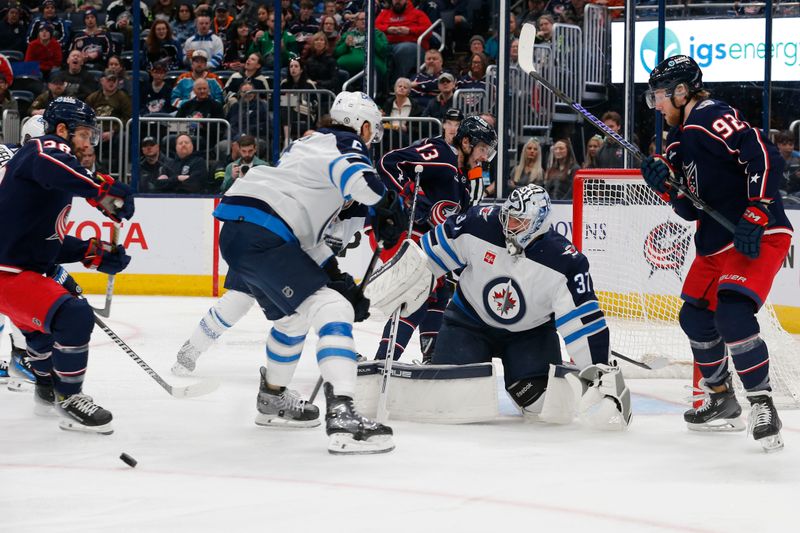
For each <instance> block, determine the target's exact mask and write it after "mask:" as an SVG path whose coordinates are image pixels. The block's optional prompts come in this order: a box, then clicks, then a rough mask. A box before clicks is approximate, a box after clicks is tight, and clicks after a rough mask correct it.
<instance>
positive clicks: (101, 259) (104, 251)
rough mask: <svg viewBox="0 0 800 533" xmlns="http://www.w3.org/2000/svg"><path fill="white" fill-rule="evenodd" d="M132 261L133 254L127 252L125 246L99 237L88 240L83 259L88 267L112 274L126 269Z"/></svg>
mask: <svg viewBox="0 0 800 533" xmlns="http://www.w3.org/2000/svg"><path fill="white" fill-rule="evenodd" d="M130 262H131V256H129V255H128V254H126V253H125V247H124V246H122V245H121V244H117V245H114V244H111V243H110V242H105V241H98V240H97V239H89V240H88V241H86V251H85V252H84V254H83V259H82V260H81V263H83V266H85V267H86V268H91V269H95V270H99V271H100V272H102V273H103V274H109V275H112V276H113V275H114V274H118V273H119V272H122V271H123V270H125V267H127V266H128V263H130Z"/></svg>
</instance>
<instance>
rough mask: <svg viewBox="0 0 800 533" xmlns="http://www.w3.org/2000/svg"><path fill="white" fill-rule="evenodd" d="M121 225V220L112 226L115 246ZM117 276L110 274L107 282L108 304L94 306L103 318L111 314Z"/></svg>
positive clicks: (112, 237) (112, 242)
mask: <svg viewBox="0 0 800 533" xmlns="http://www.w3.org/2000/svg"><path fill="white" fill-rule="evenodd" d="M119 227H120V224H119V222H114V226H113V227H112V228H111V244H112V245H113V246H114V247H116V246H117V242H118V241H119ZM115 277H116V275H115V274H109V275H108V281H107V282H106V305H105V306H104V307H103V308H102V309H99V308H97V307H92V309H93V310H94V312H95V313H96V314H98V315H100V316H101V317H103V318H108V317H109V316H110V315H111V298H112V297H113V296H114V278H115Z"/></svg>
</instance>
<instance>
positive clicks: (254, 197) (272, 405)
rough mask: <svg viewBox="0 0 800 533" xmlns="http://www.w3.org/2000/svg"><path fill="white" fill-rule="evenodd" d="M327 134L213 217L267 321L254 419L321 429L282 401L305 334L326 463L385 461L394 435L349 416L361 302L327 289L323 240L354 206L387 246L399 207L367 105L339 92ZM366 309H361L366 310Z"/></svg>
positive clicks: (302, 410)
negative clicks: (321, 398)
mask: <svg viewBox="0 0 800 533" xmlns="http://www.w3.org/2000/svg"><path fill="white" fill-rule="evenodd" d="M330 116H331V119H332V121H333V124H334V125H333V126H332V127H330V128H322V129H320V130H319V131H317V132H315V133H312V134H310V135H307V136H305V137H303V138H301V139H299V140H297V141H295V142H294V143H292V144H291V145H290V146H289V147H288V148H287V149H286V150H285V151H284V153H283V154H282V155H281V158H280V161H279V162H278V165H277V166H275V167H268V166H264V167H255V168H253V169H251V170H250V171H249V172H248V173H247V174H246V175H245V176H244V177H242V178H239V179H238V180H236V183H234V184H233V186H232V187H231V188H230V189H229V190H228V191H227V192H226V193H225V196H224V197H223V199H222V201H221V203H220V204H219V206H218V207H217V209H216V210H215V211H214V216H216V217H217V218H218V219H219V220H222V221H224V224H223V226H222V230H221V232H220V240H219V243H220V252H221V253H222V257H223V258H224V259H225V261H227V263H228V265H229V266H230V268H231V270H233V271H234V272H235V273H236V275H238V276H239V277H240V279H241V280H242V282H243V283H244V284H245V286H246V287H247V289H248V292H249V293H250V294H252V295H253V296H254V297H255V298H256V301H257V302H258V304H259V306H260V307H261V308H262V310H263V311H264V314H265V315H266V317H267V318H268V319H270V320H272V321H273V327H272V330H271V331H270V334H269V336H268V338H267V367H266V368H262V369H261V385H260V388H259V393H258V397H257V409H258V411H259V414H260V415H263V417H260V418H261V419H262V420H263V422H264V423H266V424H270V425H278V424H280V425H284V426H305V427H309V426H314V425H318V424H319V422H318V421H317V418H318V417H319V411H318V409H317V408H316V406H314V405H311V404H309V403H307V402H305V401H303V400H300V399H299V398H298V397H296V396H294V395H291V394H288V393H287V390H288V389H287V388H286V387H287V386H288V385H289V384H290V382H291V379H292V376H293V374H294V370H295V367H296V366H297V362H298V360H299V358H300V354H301V352H302V350H303V344H304V342H305V338H306V335H307V333H308V330H309V329H310V328H312V327H313V328H314V329H315V330H316V332H317V336H318V337H319V340H318V341H317V361H318V362H319V367H320V371H321V373H322V377H323V379H324V381H325V384H324V391H325V399H326V403H327V413H326V417H325V419H326V431H327V434H328V435H329V436H330V442H329V445H328V450H329V451H330V452H331V453H382V452H388V451H390V450H392V449H393V448H394V444H393V442H392V430H391V428H389V427H387V426H384V425H382V424H379V423H377V422H374V421H372V420H370V419H368V418H365V417H363V416H362V415H360V414H359V413H358V412H357V411H356V410H355V408H354V406H353V394H354V392H355V382H356V357H357V356H356V352H355V345H354V342H353V333H352V329H353V319H354V307H355V308H357V309H358V308H362V309H363V307H364V304H365V299H364V297H363V294H361V291H359V290H355V291H350V292H348V293H347V295H346V296H344V295H342V294H341V293H339V292H337V291H336V290H334V289H331V288H329V287H328V286H327V285H328V283H329V282H330V281H331V277H330V275H329V273H328V272H326V266H327V264H328V262H329V261H330V259H331V257H332V255H333V253H332V251H331V249H330V248H329V247H328V246H327V245H326V244H325V242H324V239H323V233H324V231H325V229H326V228H327V227H328V225H329V223H330V221H331V220H333V219H334V218H335V217H336V216H337V214H338V213H339V211H340V210H341V209H342V206H343V205H344V204H345V203H346V202H349V201H351V200H355V201H356V202H358V203H361V204H364V205H368V206H372V209H373V210H374V211H375V216H374V217H373V227H374V229H375V230H376V232H377V234H378V235H379V238H382V239H384V240H385V242H387V243H389V244H392V245H393V244H394V241H396V240H397V238H398V237H399V230H400V229H401V228H402V220H401V219H402V217H403V211H402V205H401V204H400V202H399V201H398V200H397V197H396V194H395V193H394V192H393V191H390V192H387V190H386V188H385V187H384V186H383V184H382V183H381V181H380V179H379V178H378V176H377V173H376V172H375V169H374V168H373V166H372V163H371V161H370V158H369V153H368V151H367V146H368V145H369V144H370V143H372V142H379V141H380V136H381V133H382V132H383V130H382V128H381V121H380V119H381V114H380V110H379V109H378V107H377V106H376V105H375V103H374V102H373V101H372V99H371V98H369V96H367V95H366V94H364V93H360V92H342V93H340V94H339V95H338V96H337V97H336V99H335V100H334V102H333V105H332V106H331V111H330ZM367 305H368V303H367Z"/></svg>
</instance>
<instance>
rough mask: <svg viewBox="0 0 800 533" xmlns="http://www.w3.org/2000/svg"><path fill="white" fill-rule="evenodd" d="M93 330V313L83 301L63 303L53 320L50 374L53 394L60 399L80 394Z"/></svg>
mask: <svg viewBox="0 0 800 533" xmlns="http://www.w3.org/2000/svg"><path fill="white" fill-rule="evenodd" d="M92 328H94V313H93V312H92V309H91V307H89V304H88V303H87V302H86V300H78V299H77V298H73V299H70V300H66V301H65V302H64V303H63V304H61V306H60V307H59V308H58V310H57V311H56V313H55V315H54V316H53V320H52V322H51V330H52V332H53V333H52V336H53V340H54V342H53V352H52V360H53V371H54V372H55V376H56V378H57V379H56V380H55V381H56V383H55V387H56V392H58V393H59V394H61V395H62V396H70V395H72V394H78V393H80V392H81V389H82V387H83V378H84V375H85V374H86V363H87V361H88V359H89V339H90V337H91V335H92Z"/></svg>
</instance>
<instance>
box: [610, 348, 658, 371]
mask: <svg viewBox="0 0 800 533" xmlns="http://www.w3.org/2000/svg"><path fill="white" fill-rule="evenodd" d="M611 355H613V356H614V357H616V358H617V359H622V360H623V361H625V362H627V363H630V364H632V365H634V366H638V367H639V368H644V369H645V370H659V369H661V368H664V367H665V366H667V365H668V364H669V360H668V359H667V358H666V357H656V358H655V359H653V360H652V361H650V364H647V363H642V362H641V361H637V360H636V359H631V358H630V357H628V356H627V355H622V354H621V353H619V352H617V351H614V350H611Z"/></svg>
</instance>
